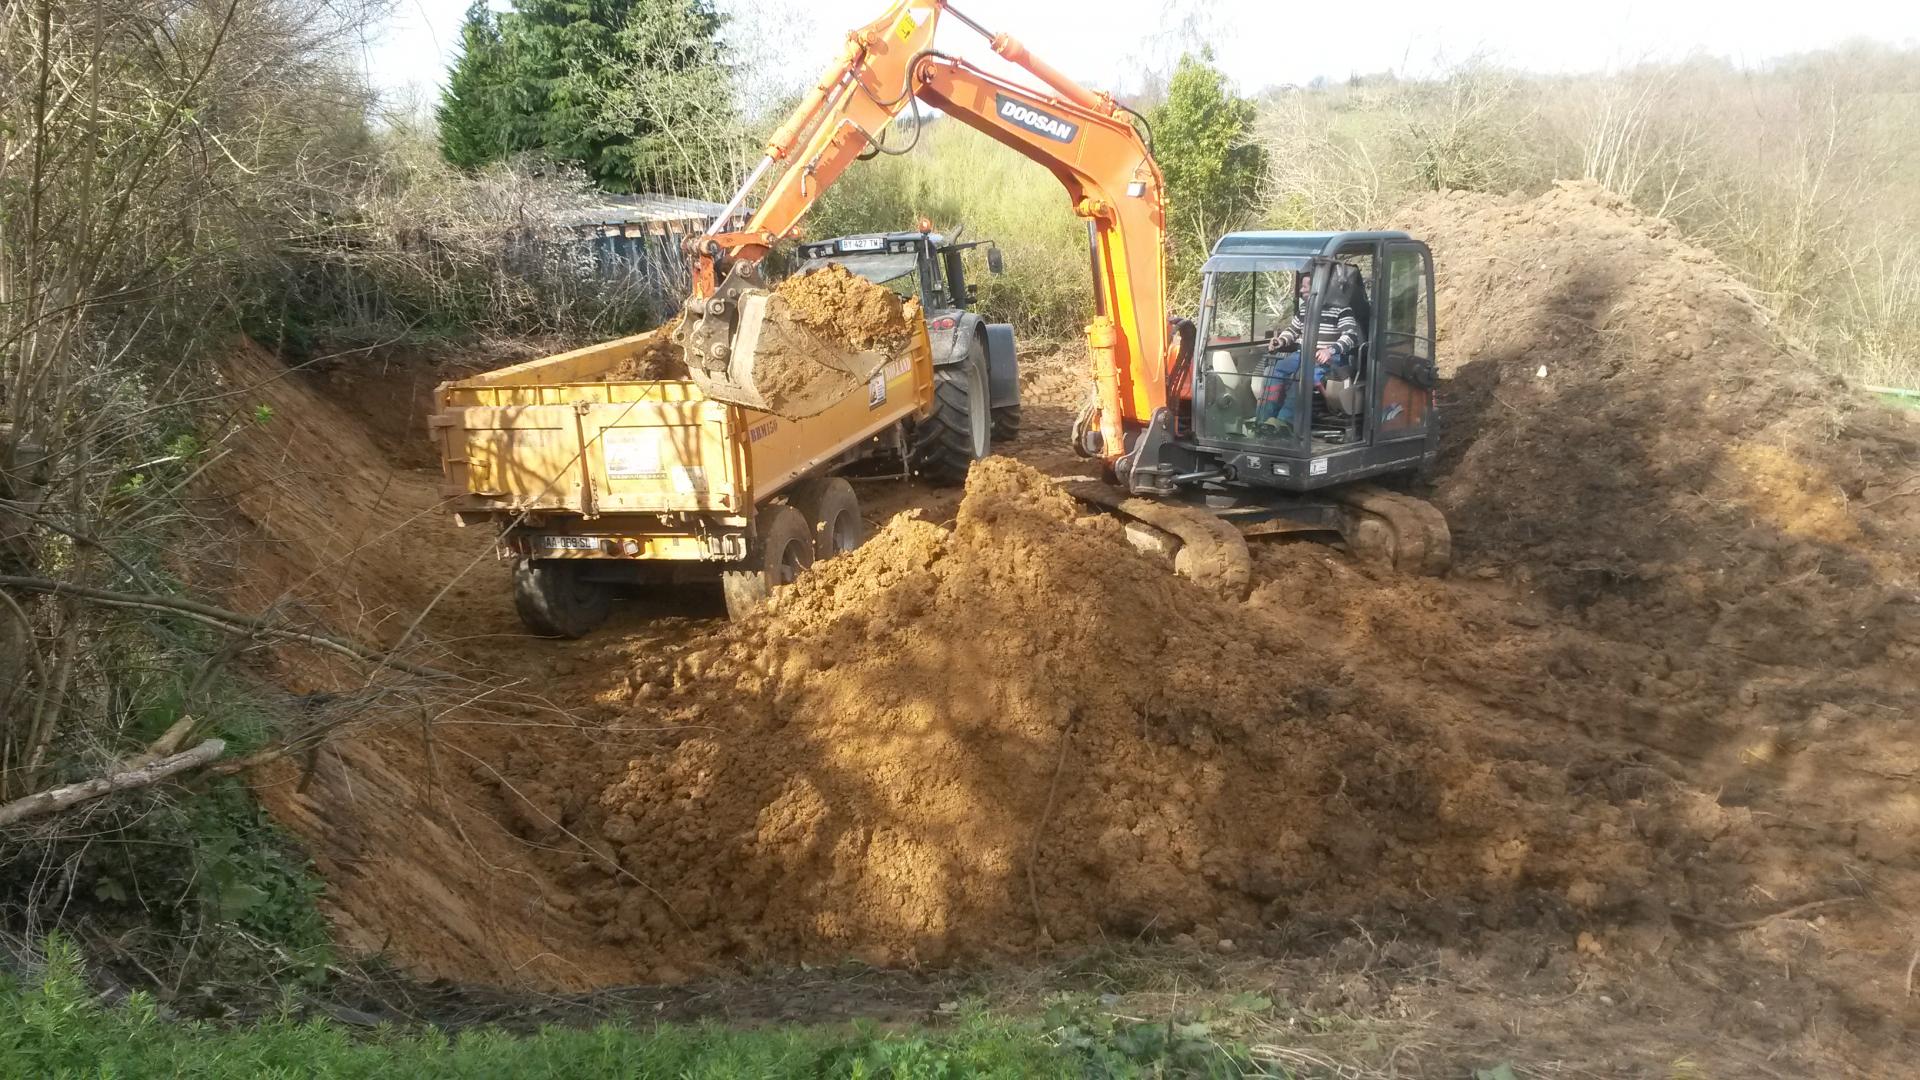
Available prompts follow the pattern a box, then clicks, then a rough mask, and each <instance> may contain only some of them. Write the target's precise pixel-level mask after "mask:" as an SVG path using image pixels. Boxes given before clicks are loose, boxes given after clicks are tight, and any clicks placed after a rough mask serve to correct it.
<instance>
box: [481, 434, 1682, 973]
mask: <svg viewBox="0 0 1920 1080" xmlns="http://www.w3.org/2000/svg"><path fill="white" fill-rule="evenodd" d="M632 686H633V688H634V693H635V699H636V701H637V702H639V703H640V705H639V708H638V709H637V711H636V713H635V714H634V716H633V717H632V718H631V719H630V721H629V722H628V724H626V725H622V726H630V727H631V728H633V729H639V730H645V731H654V732H659V734H657V735H653V736H639V737H637V738H636V739H635V742H634V743H633V744H632V745H631V747H630V748H629V749H627V750H625V751H624V752H613V753H610V754H609V755H608V756H609V757H610V758H611V760H595V759H593V758H591V757H583V756H581V755H553V754H547V755H543V756H540V757H539V758H538V759H537V760H536V755H535V754H533V753H529V754H526V755H524V756H517V757H516V758H515V759H514V760H513V761H512V762H511V767H510V768H509V769H508V770H506V771H507V772H510V773H513V774H515V775H517V776H519V777H520V779H519V780H518V781H517V782H516V783H517V786H516V790H515V791H511V792H510V791H506V790H504V789H503V790H502V792H501V797H502V803H503V812H504V813H507V814H509V815H510V816H513V817H514V818H515V819H516V820H517V821H518V822H519V823H520V827H521V828H523V829H524V830H525V832H524V834H523V835H524V836H525V838H526V839H528V840H529V841H532V842H533V843H534V845H536V847H539V846H540V845H543V844H547V843H550V842H551V841H554V840H556V839H558V838H561V837H563V836H564V835H565V834H566V833H571V834H574V835H577V836H580V837H582V838H584V839H585V840H586V841H587V843H588V844H589V845H591V847H592V848H593V850H594V852H595V853H596V856H597V857H581V856H579V855H571V856H565V857H564V862H565V865H560V866H555V867H554V868H553V869H554V871H555V873H556V876H557V877H558V878H559V879H560V880H563V881H565V882H567V883H568V884H569V885H570V887H571V888H572V897H571V898H570V900H569V903H570V905H571V906H572V909H573V912H574V914H576V915H579V916H581V917H584V918H586V919H588V920H590V921H592V922H595V923H598V924H599V925H600V926H601V928H602V929H601V935H602V938H603V940H605V941H606V942H607V943H608V944H609V945H614V946H619V947H621V948H623V949H625V950H627V951H628V953H629V955H631V956H633V957H634V959H635V962H636V964H637V965H639V966H640V967H641V968H642V970H645V969H646V968H647V966H648V965H649V964H651V965H652V968H653V970H652V972H651V974H652V976H653V977H654V978H672V977H674V976H675V974H676V973H680V972H687V971H692V970H697V969H699V968H700V967H703V966H706V965H710V964H713V963H715V962H723V961H726V960H729V959H737V960H755V959H775V960H782V961H793V960H800V959H807V958H824V957H834V956H843V955H848V954H851V955H854V956H859V957H861V958H863V959H867V960H870V961H873V962H883V963H903V962H914V961H920V962H940V961H947V960H951V959H956V958H960V957H965V956H978V955H982V954H998V953H1005V952H1008V951H1014V950H1022V949H1027V948H1031V947H1035V946H1037V945H1040V944H1042V943H1045V942H1047V941H1049V940H1051V941H1056V942H1077V941H1091V940H1099V939H1101V938H1102V937H1103V936H1105V937H1108V938H1114V937H1118V938H1133V937H1136V936H1140V935H1152V936H1170V935H1178V934H1182V933H1188V934H1192V935H1194V936H1195V938H1197V939H1200V940H1204V941H1205V942H1206V943H1207V944H1208V945H1210V946H1211V945H1214V944H1215V943H1216V942H1218V941H1219V940H1220V939H1223V938H1224V939H1227V940H1229V941H1230V940H1231V939H1233V938H1235V937H1236V936H1237V937H1240V938H1242V939H1243V940H1244V939H1246V938H1248V937H1249V936H1251V935H1252V934H1254V933H1255V932H1256V931H1257V928H1258V927H1260V926H1262V925H1264V924H1266V923H1269V922H1271V921H1272V920H1275V919H1278V918H1282V917H1284V916H1286V915H1287V914H1288V913H1289V912H1296V911H1297V912H1299V913H1301V914H1311V913H1330V914H1334V915H1337V914H1340V913H1343V912H1351V911H1355V910H1359V909H1362V908H1367V907H1369V906H1371V905H1373V904H1376V903H1379V902H1380V901H1381V900H1382V898H1384V897H1402V898H1413V897H1417V896H1434V895H1440V896H1446V897H1450V898H1456V899H1457V898H1462V897H1474V898H1477V899H1479V900H1481V901H1485V902H1493V903H1497V902H1498V898H1501V897H1509V896H1511V895H1513V894H1514V893H1516V892H1517V891H1519V890H1521V889H1523V888H1525V889H1531V888H1538V887H1544V888H1550V889H1562V890H1565V889H1568V888H1571V889H1572V892H1573V895H1575V896H1577V897H1579V898H1580V900H1581V902H1582V903H1585V904H1600V903H1620V902H1625V901H1626V900H1627V899H1628V898H1630V897H1632V896H1633V895H1634V894H1635V892H1636V891H1637V890H1639V889H1640V888H1641V887H1642V886H1643V885H1644V883H1645V882H1644V854H1643V852H1642V851H1641V850H1640V849H1639V848H1638V846H1637V845H1636V844H1635V843H1634V842H1633V841H1632V840H1631V839H1630V838H1629V837H1630V835H1631V831H1630V829H1629V828H1627V822H1626V819H1625V817H1624V816H1623V815H1622V814H1620V813H1619V812H1618V811H1616V810H1615V809H1614V808H1612V807H1609V806H1605V805H1601V804H1592V803H1590V802H1588V801H1587V800H1585V799H1582V798H1580V797H1578V796H1576V795H1574V794H1572V793H1571V792H1570V791H1569V790H1568V787H1567V783H1566V779H1565V777H1564V776H1560V775H1557V774H1556V773H1555V772H1554V771H1553V770H1550V769H1547V768H1545V767H1542V766H1538V765H1534V764H1531V763H1528V762H1525V761H1520V760H1499V759H1488V758H1487V757H1485V756H1482V755H1479V754H1471V753H1468V752H1467V751H1466V750H1465V749H1464V748H1463V747H1462V746H1461V745H1460V743H1459V742H1458V740H1456V739H1454V738H1453V737H1452V736H1451V735H1450V734H1449V732H1448V728H1447V724H1446V723H1445V722H1444V719H1443V714H1442V713H1441V712H1439V711H1437V710H1435V709H1433V708H1431V707H1429V708H1421V709H1416V708H1414V707H1412V705H1413V703H1412V702H1409V701H1406V700H1401V699H1397V698H1396V697H1394V696H1393V695H1392V694H1391V693H1387V692H1382V691H1378V690H1375V689H1371V688H1369V687H1368V685H1367V680H1365V679H1363V678H1361V677H1360V674H1359V672H1358V671H1357V670H1355V669H1354V668H1351V667H1349V666H1348V665H1347V664H1346V663H1344V662H1343V661H1342V659H1341V658H1340V657H1338V656H1335V655H1332V654H1330V653H1329V652H1327V651H1324V650H1322V649H1321V648H1319V647H1316V646H1312V645H1309V644H1307V643H1306V642H1305V641H1303V640H1302V637H1301V634H1300V628H1299V627H1298V626H1289V625H1288V624H1287V623H1286V622H1284V621H1283V620H1282V619H1280V618H1277V617H1276V613H1275V612H1273V611H1271V610H1268V609H1263V608H1255V607H1252V606H1247V605H1238V604H1231V603H1227V602H1224V601H1221V600H1219V599H1216V598H1215V597H1213V596H1212V595H1210V594H1208V593H1206V592H1204V591H1202V590H1201V589H1199V588H1198V587H1196V586H1194V585H1193V584H1191V583H1189V582H1187V581H1185V580H1184V579H1180V578H1177V577H1175V576H1174V575H1172V574H1170V573H1169V572H1168V570H1167V568H1166V567H1165V566H1163V565H1160V564H1158V563H1156V562H1154V561H1152V560H1150V559H1148V558H1147V557H1145V556H1142V555H1139V554H1137V553H1135V552H1134V551H1133V550H1132V549H1131V548H1130V547H1129V546H1128V545H1127V543H1126V542H1125V540H1124V538H1123V537H1122V536H1121V535H1120V533H1119V531H1118V527H1117V526H1116V525H1115V524H1114V523H1113V522H1112V521H1111V520H1109V519H1105V518H1094V517H1082V516H1080V515H1079V513H1078V511H1077V508H1076V505H1075V503H1074V502H1073V500H1071V499H1070V498H1068V497H1067V496H1066V495H1064V494H1063V493H1062V492H1061V491H1060V490H1059V489H1058V488H1057V487H1056V486H1055V485H1054V484H1053V483H1052V482H1051V481H1049V480H1047V479H1045V478H1044V477H1042V476H1041V475H1040V474H1039V473H1037V472H1035V471H1034V470H1032V469H1031V468H1029V467H1027V466H1025V465H1021V464H1017V463H1014V462H1011V461H1008V460H1005V459H992V460H989V461H987V462H983V463H981V464H980V465H977V466H976V467H975V468H974V470H973V475H972V477H971V479H970V480H969V482H968V487H967V493H966V497H965V499H964V501H963V503H962V504H961V507H960V510H959V514H958V518H957V520H956V522H955V525H954V527H953V529H952V530H951V531H949V530H947V529H943V528H941V527H939V526H936V525H934V524H931V523H929V522H927V521H924V520H921V519H919V518H918V517H916V516H913V515H902V516H900V517H897V518H895V519H894V520H893V521H891V522H890V523H889V524H888V525H887V526H886V527H885V528H884V529H882V530H881V532H880V533H879V534H878V535H877V536H875V537H874V538H873V539H872V540H870V541H869V542H868V543H867V545H866V546H865V547H863V548H862V549H861V550H860V551H858V552H856V553H854V554H853V555H850V556H846V557H842V558H840V559H836V560H834V561H832V562H829V563H826V564H823V565H821V566H819V567H817V568H816V569H815V571H814V572H813V573H812V574H810V575H808V576H806V577H804V578H802V580H801V581H800V583H798V584H796V585H795V586H793V587H791V588H790V589H788V590H786V591H784V592H782V593H781V594H779V595H778V596H776V598H775V600H774V602H773V604H772V605H771V606H770V607H769V609H768V610H767V611H766V612H765V613H764V614H762V615H759V616H756V617H755V618H754V619H752V620H749V621H747V622H745V623H742V624H738V625H736V626H734V627H732V628H730V629H729V630H727V631H726V632H725V633H724V634H721V635H717V636H715V637H714V638H711V639H709V640H707V641H705V642H698V643H695V644H694V645H693V647H691V648H689V649H688V650H686V651H684V652H682V653H680V654H679V655H677V656H674V657H671V658H666V657H663V658H657V659H654V660H651V661H642V663H641V664H640V665H639V666H637V667H636V668H635V670H634V672H633V675H632ZM523 798H524V799H529V800H531V802H530V804H527V805H525V806H522V808H521V809H520V810H519V811H518V812H517V813H514V812H513V811H512V809H511V807H512V806H513V805H515V804H517V803H519V802H520V800H521V799H523ZM563 830H564V831H563ZM546 850H549V851H551V850H554V849H553V848H551V847H548V848H546Z"/></svg>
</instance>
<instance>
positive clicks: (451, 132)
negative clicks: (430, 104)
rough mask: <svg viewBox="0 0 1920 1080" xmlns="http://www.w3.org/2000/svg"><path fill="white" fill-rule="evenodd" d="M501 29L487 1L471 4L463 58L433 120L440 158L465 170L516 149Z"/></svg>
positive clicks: (462, 45) (463, 28)
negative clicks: (436, 120) (437, 122)
mask: <svg viewBox="0 0 1920 1080" xmlns="http://www.w3.org/2000/svg"><path fill="white" fill-rule="evenodd" d="M509 74H510V72H509V68H508V65H507V56H506V46H505V44H504V43H503V42H502V41H501V37H500V24H499V22H498V20H496V19H495V18H494V16H493V12H492V11H491V10H490V9H489V8H488V7H487V0H473V3H472V4H471V5H470V6H469V7H468V8H467V17H466V20H465V21H464V22H462V23H461V24H460V56H459V59H457V60H455V61H454V65H453V70H452V71H451V72H450V73H448V76H447V88H446V90H445V91H444V92H443V93H442V94H441V96H440V107H439V109H438V110H436V113H435V115H436V116H437V117H438V119H439V121H440V154H441V156H442V157H444V158H446V159H447V160H448V161H449V162H451V163H453V164H455V165H458V166H460V167H461V168H463V169H473V168H478V167H479V166H481V165H485V164H487V163H488V162H491V161H498V160H500V159H501V158H503V157H505V156H506V155H507V154H508V153H509V152H511V150H512V149H513V141H512V135H513V123H512V117H511V115H510V114H509V112H508V109H507V98H506V94H507V79H508V77H509Z"/></svg>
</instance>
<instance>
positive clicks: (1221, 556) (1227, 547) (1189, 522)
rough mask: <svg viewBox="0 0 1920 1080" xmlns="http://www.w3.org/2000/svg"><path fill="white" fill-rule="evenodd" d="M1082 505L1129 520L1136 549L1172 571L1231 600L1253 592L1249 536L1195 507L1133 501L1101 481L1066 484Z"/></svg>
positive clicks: (1143, 500) (1240, 598)
mask: <svg viewBox="0 0 1920 1080" xmlns="http://www.w3.org/2000/svg"><path fill="white" fill-rule="evenodd" d="M1062 486H1063V487H1065V488H1066V490H1067V494H1069V495H1072V496H1073V497H1074V498H1076V499H1078V500H1080V501H1081V502H1084V503H1087V504H1089V505H1091V506H1095V507H1098V508H1100V509H1102V510H1105V511H1108V512H1110V513H1113V514H1116V515H1118V516H1120V517H1121V518H1123V519H1125V523H1126V529H1127V539H1128V540H1130V541H1131V542H1132V543H1133V545H1134V546H1135V547H1138V548H1142V549H1145V550H1149V551H1153V552H1155V553H1158V554H1161V555H1164V556H1167V557H1169V558H1171V559H1172V560H1173V571H1174V573H1176V574H1179V575H1180V576H1181V577H1184V578H1189V579H1191V580H1193V581H1195V582H1197V583H1199V584H1200V585H1201V586H1202V587H1204V588H1207V589H1210V590H1212V591H1213V592H1216V593H1219V594H1220V595H1221V596H1223V597H1225V598H1227V599H1229V600H1245V599H1246V598H1247V594H1248V593H1249V592H1250V591H1251V590H1252V588H1253V554H1252V553H1251V552H1250V551H1249V550H1248V549H1247V540H1246V537H1244V536H1242V535H1240V530H1238V529H1236V528H1234V527H1233V526H1232V525H1231V524H1229V523H1228V522H1225V521H1222V520H1221V519H1220V518H1218V517H1215V516H1214V515H1213V514H1210V513H1208V512H1207V511H1205V510H1201V509H1199V508H1197V507H1190V506H1180V505H1177V504H1174V503H1164V502H1155V501H1153V500H1152V499H1140V498H1134V497H1132V496H1129V495H1124V494H1122V493H1121V492H1120V491H1119V490H1118V489H1116V488H1114V487H1112V486H1110V485H1107V484H1103V483H1100V482H1099V481H1097V480H1082V481H1075V482H1072V483H1068V484H1064V485H1062Z"/></svg>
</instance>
